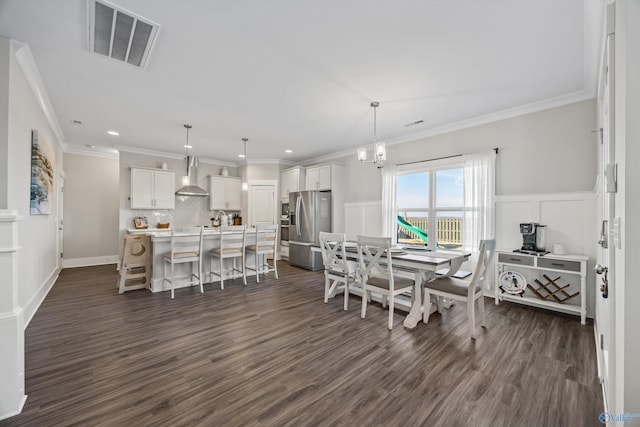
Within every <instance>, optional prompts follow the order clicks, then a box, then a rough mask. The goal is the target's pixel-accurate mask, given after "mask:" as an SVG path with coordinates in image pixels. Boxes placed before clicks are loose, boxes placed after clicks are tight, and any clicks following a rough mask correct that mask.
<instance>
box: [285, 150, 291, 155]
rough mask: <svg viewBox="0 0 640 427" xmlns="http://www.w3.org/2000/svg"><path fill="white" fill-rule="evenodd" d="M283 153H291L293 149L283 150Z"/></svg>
mask: <svg viewBox="0 0 640 427" xmlns="http://www.w3.org/2000/svg"><path fill="white" fill-rule="evenodd" d="M284 152H285V153H288V154H291V153H293V150H284Z"/></svg>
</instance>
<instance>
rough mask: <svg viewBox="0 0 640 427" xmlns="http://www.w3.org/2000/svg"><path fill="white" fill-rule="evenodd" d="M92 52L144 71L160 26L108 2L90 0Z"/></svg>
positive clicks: (90, 44)
mask: <svg viewBox="0 0 640 427" xmlns="http://www.w3.org/2000/svg"><path fill="white" fill-rule="evenodd" d="M89 6H90V7H89V13H90V19H89V22H90V24H89V50H91V51H93V52H95V53H99V54H101V55H105V56H108V57H110V58H113V59H115V60H118V61H122V62H126V63H128V64H131V65H135V66H136V67H141V68H145V67H146V65H147V62H148V60H149V54H150V53H151V49H152V48H153V43H154V41H155V39H156V36H157V35H158V30H159V29H160V27H159V26H158V24H156V23H154V22H152V21H150V20H148V19H145V18H142V17H141V16H138V15H136V14H134V13H131V12H128V11H126V10H124V9H122V8H120V7H118V6H116V5H114V4H111V3H109V2H106V1H95V0H89Z"/></svg>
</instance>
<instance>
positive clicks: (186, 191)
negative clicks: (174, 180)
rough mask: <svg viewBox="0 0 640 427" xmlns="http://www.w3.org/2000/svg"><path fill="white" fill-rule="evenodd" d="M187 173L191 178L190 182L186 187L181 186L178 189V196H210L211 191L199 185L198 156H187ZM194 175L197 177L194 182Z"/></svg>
mask: <svg viewBox="0 0 640 427" xmlns="http://www.w3.org/2000/svg"><path fill="white" fill-rule="evenodd" d="M186 160H187V175H186V177H187V178H188V179H189V183H188V184H187V185H185V186H184V187H182V188H180V189H179V190H178V191H176V195H177V196H208V195H209V192H207V190H204V189H202V188H200V187H198V185H197V184H198V182H197V180H198V172H197V170H198V158H197V157H194V156H187V158H186ZM192 176H194V177H195V182H193V183H192V180H193V178H192ZM184 178H185V177H183V184H184Z"/></svg>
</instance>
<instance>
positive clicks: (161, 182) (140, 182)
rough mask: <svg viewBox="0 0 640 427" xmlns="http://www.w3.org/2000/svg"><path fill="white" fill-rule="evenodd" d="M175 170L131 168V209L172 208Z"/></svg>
mask: <svg viewBox="0 0 640 427" xmlns="http://www.w3.org/2000/svg"><path fill="white" fill-rule="evenodd" d="M174 208H175V172H173V171H168V170H164V169H150V168H139V167H132V168H131V209H174Z"/></svg>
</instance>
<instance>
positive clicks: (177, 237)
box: [171, 227, 204, 258]
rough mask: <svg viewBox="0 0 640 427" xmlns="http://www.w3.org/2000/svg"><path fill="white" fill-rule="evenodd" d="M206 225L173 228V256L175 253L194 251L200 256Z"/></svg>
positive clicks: (172, 256)
mask: <svg viewBox="0 0 640 427" xmlns="http://www.w3.org/2000/svg"><path fill="white" fill-rule="evenodd" d="M203 232H204V227H188V228H181V229H173V228H172V229H171V258H174V255H175V254H177V253H178V254H179V253H185V252H193V253H194V254H195V255H197V256H200V253H201V252H202V234H203Z"/></svg>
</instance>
